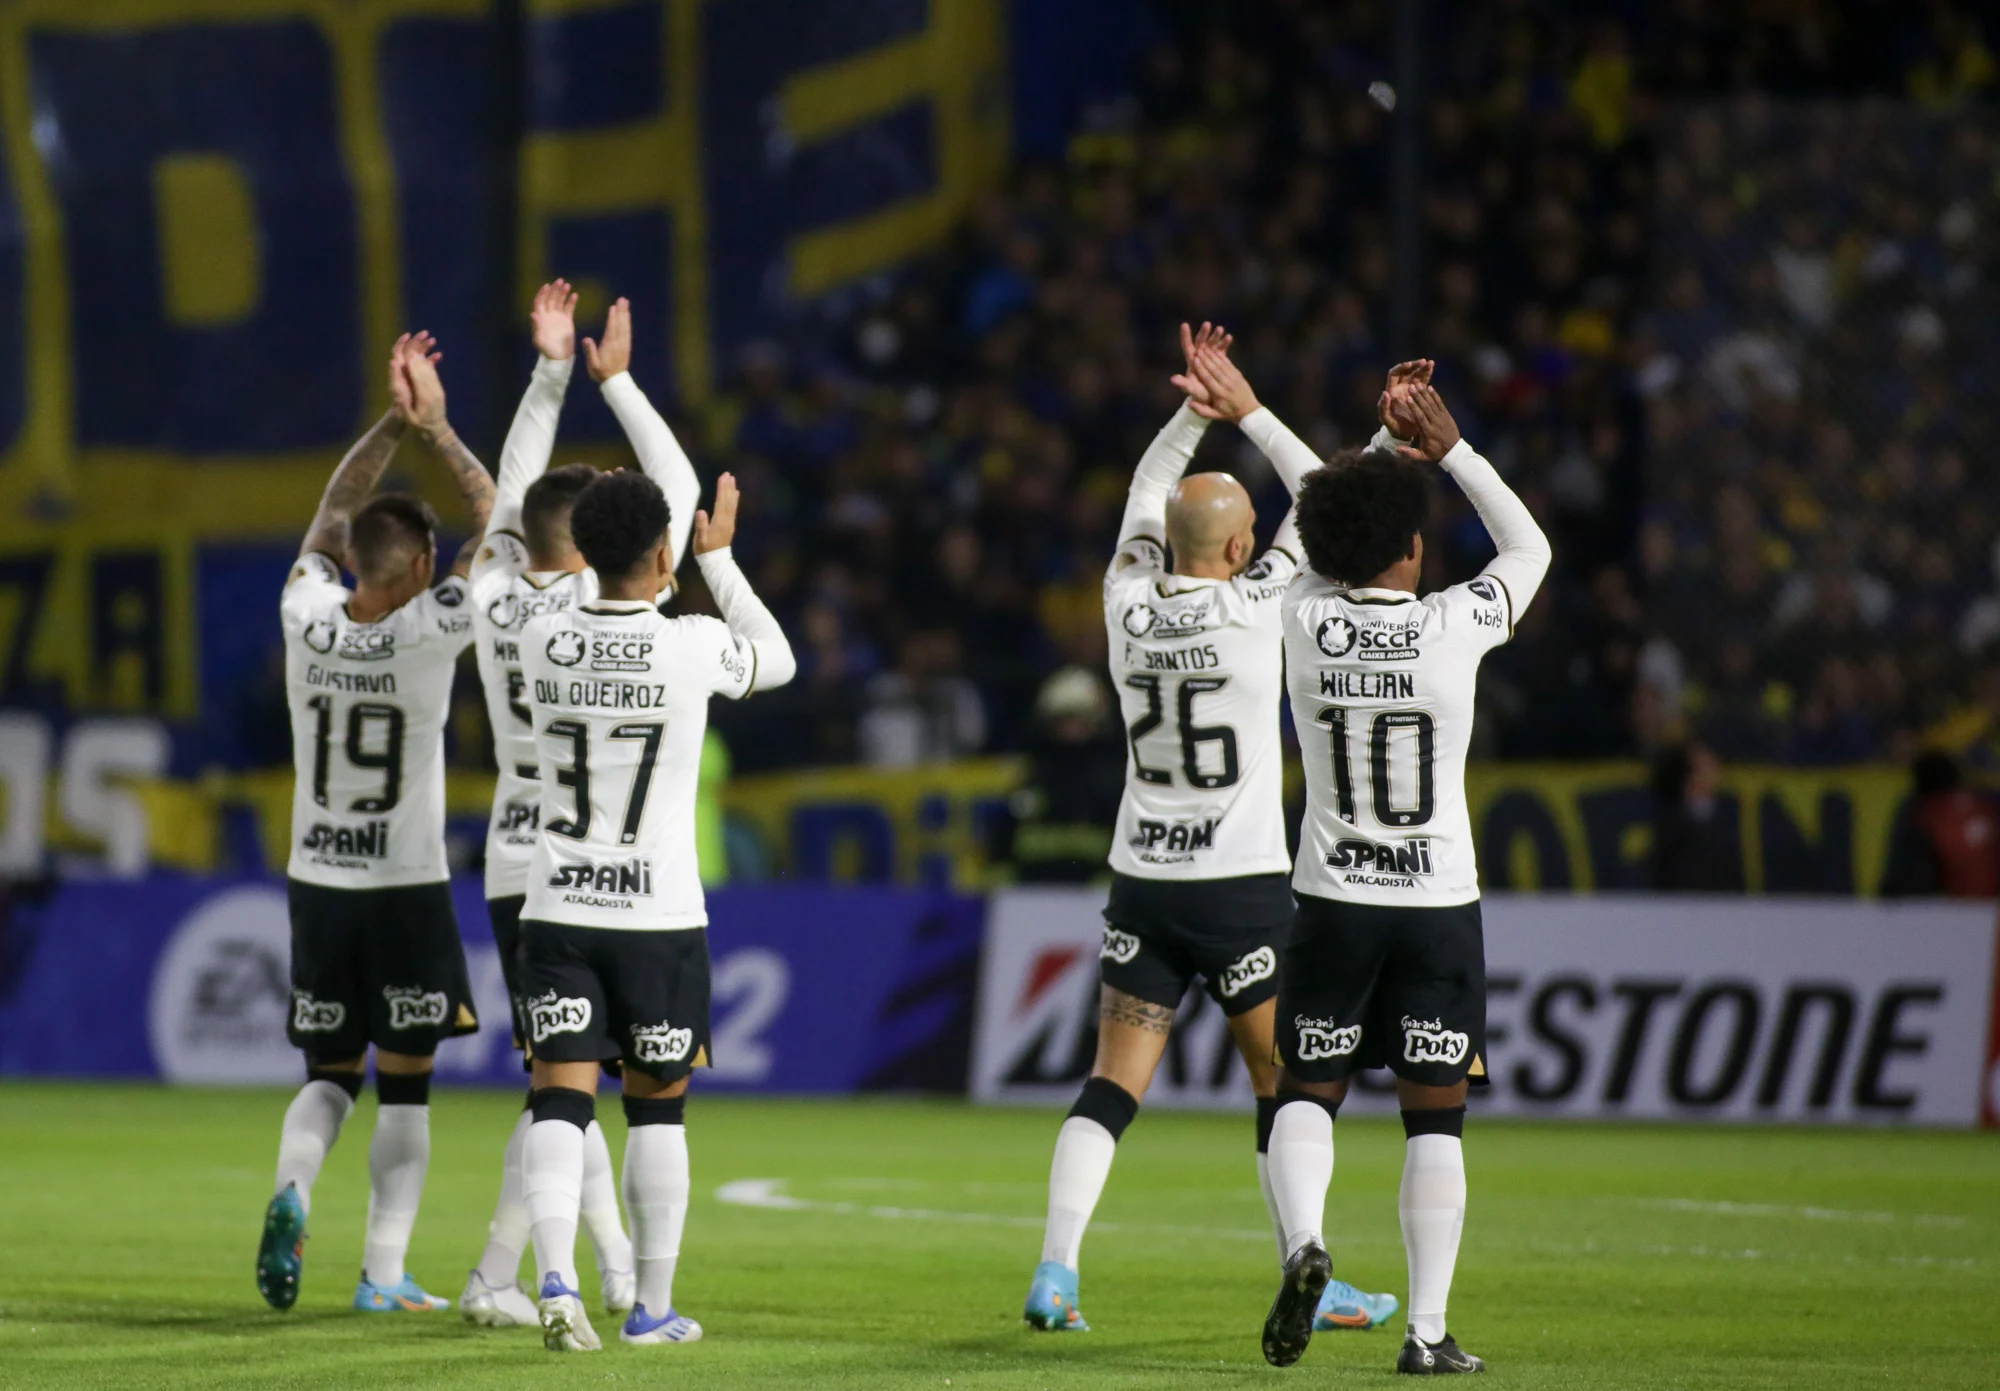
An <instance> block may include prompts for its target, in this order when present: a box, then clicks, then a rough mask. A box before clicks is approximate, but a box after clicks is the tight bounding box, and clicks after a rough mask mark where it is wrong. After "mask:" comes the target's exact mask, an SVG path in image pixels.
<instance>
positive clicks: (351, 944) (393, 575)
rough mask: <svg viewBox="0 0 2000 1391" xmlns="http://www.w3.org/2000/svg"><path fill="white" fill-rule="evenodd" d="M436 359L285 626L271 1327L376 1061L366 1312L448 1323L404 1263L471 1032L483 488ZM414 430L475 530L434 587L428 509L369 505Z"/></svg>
mask: <svg viewBox="0 0 2000 1391" xmlns="http://www.w3.org/2000/svg"><path fill="white" fill-rule="evenodd" d="M431 346H432V345H431V340H430V338H429V336H428V335H426V334H418V335H416V336H415V337H411V336H409V335H407V334H406V335H405V336H404V337H403V338H401V339H398V340H397V343H396V348H395V351H394V353H393V354H392V356H391V360H390V366H389V378H390V395H391V399H392V401H393V402H394V405H393V407H392V408H391V409H390V411H389V413H388V414H386V415H384V416H383V417H382V419H381V420H379V421H377V422H376V424H375V427H374V428H373V429H371V430H370V431H369V432H368V433H367V434H366V435H363V436H362V437H361V440H360V441H359V442H358V443H357V444H356V445H355V446H354V447H353V448H352V449H350V450H349V451H348V453H347V457H346V458H344V459H342V460H341V461H340V466H339V468H337V469H335V470H334V474H333V479H332V481H331V482H329V483H328V484H327V487H326V495H325V496H324V497H322V498H321V499H320V505H319V513H318V515H317V516H315V517H314V518H313V523H312V529H311V530H310V531H309V532H307V533H306V540H305V545H304V547H303V548H302V549H301V550H300V552H299V562H298V564H297V565H296V566H295V567H294V568H293V570H292V574H291V578H290V579H289V580H288V581H287V582H286V584H285V593H284V599H283V602H282V604H281V605H280V610H279V611H280V614H281V616H282V619H283V626H284V634H285V687H286V692H287V695H288V698H289V700H290V702H291V712H292V757H293V763H294V774H295V777H296V784H295V787H294V790H293V795H292V853H291V863H290V865H289V867H288V868H287V870H286V879H287V892H288V896H289V899H290V903H291V919H292V1012H291V1019H290V1021H289V1024H288V1027H287V1032H288V1034H289V1036H290V1038H291V1041H292V1043H293V1044H294V1045H295V1046H297V1047H298V1048H300V1049H302V1050H303V1051H304V1052H305V1055H306V1076H307V1078H308V1080H307V1082H306V1084H305V1087H304V1088H303V1089H302V1090H301V1091H300V1092H299V1094H298V1095H297V1096H296V1097H295V1098H293V1100H292V1104H291V1106H290V1108H289V1109H288V1110H287V1111H286V1112H285V1124H284V1131H283V1133H282V1136H281V1138H280V1140H279V1143H278V1179H277V1194H276V1196H275V1197H273V1198H272V1199H271V1203H270V1206H269V1208H268V1209H267V1211H266V1213H265V1217H264V1236H263V1241H262V1243H261V1245H260V1247H259V1249H258V1252H257V1288H258V1289H259V1290H260V1291H261V1292H262V1293H263V1296H264V1298H265V1300H266V1301H268V1302H269V1303H270V1304H271V1306H272V1307H273V1308H277V1309H289V1308H290V1307H291V1306H292V1304H293V1303H294V1302H295V1301H296V1300H297V1299H298V1294H299V1276H300V1271H301V1267H302V1265H303V1259H304V1249H305V1234H306V1216H307V1212H308V1210H309V1209H310V1207H311V1204H312V1186H313V1180H314V1179H316V1178H317V1177H318V1176H319V1171H320V1166H321V1165H322V1164H323V1163H324V1162H325V1161H326V1155H327V1151H328V1150H329V1149H331V1148H332V1147H333V1143H334V1141H335V1139H337V1138H338V1137H339V1135H340V1127H341V1125H342V1123H343V1122H345V1121H346V1119H347V1116H348V1113H349V1112H350V1111H351V1110H353V1108H354V1102H355V1098H356V1097H358V1096H359V1095H360V1094H361V1079H362V1074H363V1071H364V1069H365V1067H366V1064H367V1057H368V1049H369V1047H370V1045H373V1047H374V1049H375V1090H376V1095H377V1097H378V1098H379V1099H380V1101H381V1109H380V1111H379V1112H378V1113H377V1115H376V1119H375V1136H374V1139H373V1141H372V1142H371V1143H370V1145H369V1149H368V1176H369V1200H368V1236H367V1244H366V1246H365V1248H364V1255H363V1257H362V1265H361V1282H360V1284H359V1285H358V1286H357V1287H356V1289H355V1292H354V1307H355V1308H357V1309H361V1310H367V1311H372V1312H395V1311H400V1310H428V1309H448V1308H450V1307H451V1301H450V1300H447V1299H438V1298H435V1297H434V1296H432V1295H429V1294H426V1293H425V1292H424V1291H423V1290H422V1289H420V1288H419V1287H418V1286H417V1282H416V1281H415V1280H414V1279H412V1278H411V1277H410V1275H409V1273H408V1272H407V1271H405V1270H404V1269H403V1257H404V1254H405V1253H406V1252H407V1251H408V1249H409V1245H410V1231H411V1228H412V1227H413V1226H414V1225H415V1223H416V1219H417V1204H418V1200H419V1199H420V1198H421V1197H422V1195H423V1189H424V1174H425V1171H426V1170H427V1169H428V1168H429V1166H430V1143H431V1142H430V1104H429V1103H430V1082H431V1059H432V1055H433V1054H434V1053H435V1052H436V1051H437V1046H438V1043H439V1041H440V1040H442V1039H446V1038H450V1037H452V1036H453V1035H455V1034H463V1033H470V1032H472V1031H473V1030H475V1029H477V1028H478V1027H479V1021H478V1019H477V1018H476V1017H475V1015H474V1013H473V1008H472V991H471V988H470V986H469V984H468V982H467V977H466V970H465V949H464V947H463V946H462V945H461V944H460V942H459V937H458V922H457V918H456V916H455V915H454V913H453V911H452V904H451V887H450V884H449V882H448V875H447V872H446V868H445V856H444V726H445V719H446V717H447V715H448V714H449V712H450V708H451V685H452V675H453V671H454V668H455V667H456V666H457V663H458V654H459V653H460V652H462V651H464V650H465V645H466V644H467V643H468V642H470V641H472V615H471V614H470V613H469V612H468V610H467V607H466V587H465V574H466V571H467V569H468V568H469V567H470V566H471V563H472V555H473V552H474V550H475V549H477V547H478V545H479V540H480V533H481V532H482V531H484V530H485V527H486V517H487V513H488V511H489V510H490V509H491V508H492V506H493V480H492V479H491V478H490V477H488V476H487V473H486V469H485V466H484V465H482V464H481V463H480V462H479V460H477V459H475V458H474V457H473V456H472V453H471V451H469V450H468V449H466V447H465V446H464V445H463V444H462V443H460V442H459V438H458V436H457V435H456V434H455V433H454V432H453V431H452V428H451V425H450V423H449V421H448V420H447V419H446V416H445V399H444V388H443V386H442V385H441V384H440V383H439V381H438V375H437V369H436V366H435V361H436V359H435V357H434V356H433V355H432V353H431V351H430V349H431ZM411 427H415V428H416V430H417V431H418V432H419V433H421V434H423V435H424V436H425V437H426V438H427V439H428V440H429V441H430V443H431V446H432V448H433V449H434V450H435V451H436V453H437V454H438V456H439V457H440V458H442V459H443V460H444V461H445V463H446V464H447V465H448V466H449V467H450V468H451V470H452V472H453V474H455V475H456V477H457V479H458V484H459V489H460V491H461V492H462V493H463V494H464V495H465V500H466V504H467V507H468V510H469V511H470V513H471V518H472V540H470V541H468V542H467V543H466V546H465V549H464V550H462V551H461V552H460V553H459V556H458V561H457V563H456V564H455V565H454V566H453V567H452V572H451V574H450V575H449V576H448V577H446V579H445V581H444V582H443V583H442V584H439V585H437V586H436V587H435V588H433V587H432V580H433V568H434V566H435V564H436V552H437V536H436V530H437V518H436V517H435V516H434V515H433V514H432V512H431V509H430V507H429V506H428V505H427V504H425V503H424V502H423V501H421V500H420V499H417V498H414V497H408V496H403V495H400V494H393V493H392V494H386V495H384V496H381V497H376V498H373V499H372V500H371V498H370V496H369V495H370V494H371V493H373V492H374V491H375V484H376V482H377V481H378V480H379V479H380V478H381V476H382V471H383V469H384V468H386V467H387V466H388V463H389V460H390V458H391V456H393V455H394V454H395V452H396V446H397V443H398V442H399V441H400V440H401V439H402V437H403V435H404V434H405V433H406V432H407V431H408V430H409V429H410V428H411ZM343 564H344V565H345V566H346V568H347V569H348V570H350V571H352V572H353V573H354V576H355V579H356V584H355V586H354V588H353V589H349V588H347V586H346V585H345V584H344V583H342V580H341V567H342V565H343Z"/></svg>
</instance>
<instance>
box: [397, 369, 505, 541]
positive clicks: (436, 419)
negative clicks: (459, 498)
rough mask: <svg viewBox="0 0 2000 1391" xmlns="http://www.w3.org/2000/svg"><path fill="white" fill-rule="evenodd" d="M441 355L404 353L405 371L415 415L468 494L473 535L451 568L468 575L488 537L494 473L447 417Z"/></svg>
mask: <svg viewBox="0 0 2000 1391" xmlns="http://www.w3.org/2000/svg"><path fill="white" fill-rule="evenodd" d="M439 356H440V355H439V354H436V353H425V352H421V351H416V352H405V353H404V354H403V371H404V374H405V376H406V377H407V378H408V379H409V386H410V396H411V402H412V406H411V419H412V420H413V421H414V422H415V423H416V426H417V428H418V429H419V430H422V431H423V432H424V437H425V438H426V439H428V440H429V441H430V442H431V448H433V449H435V450H436V451H437V456H438V457H439V458H440V459H442V460H444V463H445V467H446V468H448V469H450V470H451V471H452V475H453V476H454V477H455V478H457V479H458V490H459V492H460V493H461V494H463V495H464V497H465V502H466V506H467V507H468V508H469V509H470V510H471V512H472V535H471V537H470V538H468V539H467V541H466V543H465V544H464V545H463V546H461V547H460V548H459V552H458V559H457V560H455V561H453V562H452V567H451V572H452V573H453V574H454V575H459V576H464V575H468V574H470V573H472V557H473V556H474V555H476V554H477V553H478V551H479V543H480V542H481V541H482V540H484V539H485V537H486V520H487V518H489V517H491V516H492V515H493V497H494V492H495V489H494V486H493V475H492V474H490V473H488V472H487V471H486V465H484V464H482V463H480V462H479V460H478V458H477V457H475V456H474V454H473V452H472V451H471V450H470V449H467V448H466V447H465V441H463V440H461V439H460V438H459V437H458V432H457V431H456V430H454V429H452V428H451V422H450V421H449V420H448V419H446V417H445V409H444V383H443V382H441V381H440V380H438V374H437V362H438V357H439Z"/></svg>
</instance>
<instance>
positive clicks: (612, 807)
mask: <svg viewBox="0 0 2000 1391" xmlns="http://www.w3.org/2000/svg"><path fill="white" fill-rule="evenodd" d="M521 659H522V662H521V664H522V669H523V672H524V674H525V676H526V678H527V696H528V703H529V708H530V709H531V711H532V712H533V715H534V726H535V728H534V738H535V749H536V753H537V760H536V762H537V766H538V768H539V770H540V781H541V794H542V795H541V834H540V836H539V838H538V839H537V841H536V843H535V851H534V856H533V858H532V860H531V861H530V862H529V870H528V902H527V907H526V908H525V909H524V910H523V912H522V916H523V917H524V918H537V919H541V920H544V921H548V922H559V923H569V924H573V925H575V926H578V927H612V928H628V929H632V930H647V931H658V930H661V929H670V928H694V927H706V926H707V925H708V908H707V904H706V900H705V899H704V898H703V896H702V890H701V867H700V865H699V863H698V861H697V859H696V855H695V822H694V818H695V793H696V790H697V786H698V783H699V781H700V771H701V745H702V737H703V734H704V733H705V732H706V730H707V728H708V698H709V697H710V696H711V695H726V696H730V697H732V698H735V697H741V696H744V695H747V694H748V693H749V691H750V688H751V685H752V683H753V682H754V681H755V680H756V676H757V663H756V656H755V653H754V651H753V649H752V646H751V643H750V641H749V640H748V639H747V638H739V637H738V635H737V634H735V633H733V632H731V631H730V629H729V627H728V625H727V624H724V623H722V622H721V621H720V620H718V619H714V618H707V617H701V616H684V617H675V618H668V617H666V616H665V615H663V614H661V613H660V611H659V610H658V609H656V608H654V607H653V606H652V605H650V604H642V603H634V602H617V603H614V602H611V601H608V600H597V601H594V602H591V603H585V604H579V605H577V606H576V607H574V608H571V609H566V610H561V611H557V612H552V613H545V614H541V615H539V616H537V617H535V618H532V619H530V620H529V621H528V624H527V626H526V627H525V628H524V629H523V630H522V635H521Z"/></svg>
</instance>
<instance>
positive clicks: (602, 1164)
mask: <svg viewBox="0 0 2000 1391" xmlns="http://www.w3.org/2000/svg"><path fill="white" fill-rule="evenodd" d="M625 1152H626V1153H627V1154H630V1153H631V1152H632V1150H631V1146H630V1145H629V1144H628V1145H627V1146H626V1149H625ZM683 1168H685V1166H683ZM582 1212H583V1225H584V1229H585V1230H586V1231H588V1232H589V1233H590V1244H591V1245H592V1246H593V1247H595V1248H596V1250H597V1268H598V1270H599V1271H600V1272H602V1271H606V1270H630V1269H631V1268H632V1243H631V1242H630V1241H627V1240H626V1239H625V1219H624V1217H623V1216H621V1215H620V1214H619V1211H618V1175H617V1174H616V1173H614V1172H612V1168H611V1146H609V1145H608V1144H606V1143H605V1141H604V1127H603V1126H601V1125H599V1124H598V1123H597V1122H596V1121H592V1122H591V1123H590V1129H588V1130H586V1131H584V1132H583V1203H582Z"/></svg>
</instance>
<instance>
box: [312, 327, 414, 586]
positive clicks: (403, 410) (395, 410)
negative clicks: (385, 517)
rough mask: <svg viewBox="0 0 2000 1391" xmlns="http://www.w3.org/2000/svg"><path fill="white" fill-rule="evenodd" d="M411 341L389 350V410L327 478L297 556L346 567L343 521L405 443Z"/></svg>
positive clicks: (407, 338) (398, 342)
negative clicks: (406, 357) (405, 364)
mask: <svg viewBox="0 0 2000 1391" xmlns="http://www.w3.org/2000/svg"><path fill="white" fill-rule="evenodd" d="M410 342H411V338H410V335H409V334H407V333H406V334H404V335H403V336H402V337H401V338H398V339H397V340H396V346H395V347H394V348H392V349H390V350H389V395H390V399H391V405H390V407H389V410H388V412H387V413H386V414H385V415H383V417H382V418H381V419H380V420H378V421H376V422H375V424H374V425H373V426H372V427H370V429H369V431H368V433H367V434H365V435H363V436H362V437H361V438H360V439H358V440H356V441H355V442H354V447H353V448H352V449H350V450H348V451H347V457H346V458H344V459H342V460H341V461H340V466H339V467H338V468H336V469H334V471H333V477H332V478H330V479H328V480H327V485H326V492H324V493H323V494H321V495H320V500H319V511H318V512H316V513H314V514H313V519H312V525H311V526H310V527H308V528H307V529H306V539H305V544H304V545H302V546H300V547H299V554H300V555H311V554H313V553H314V552H318V553H319V554H321V555H323V556H326V557H327V558H328V559H330V560H331V561H333V563H334V565H335V566H339V565H342V564H345V563H346V560H347V519H348V518H350V517H352V516H353V515H354V514H355V512H357V511H359V510H360V507H361V504H362V503H364V502H366V501H368V497H369V495H370V494H371V493H373V492H374V491H375V485H376V484H377V483H379V482H381V481H382V474H383V472H384V470H386V469H387V468H388V467H389V460H391V459H393V458H395V457H396V446H397V445H399V444H401V443H402V442H403V432H404V431H405V430H407V429H409V427H410V404H411V403H410V395H409V379H408V378H407V377H406V376H404V374H403V354H404V352H405V351H406V350H407V349H408V348H409V346H410Z"/></svg>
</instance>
